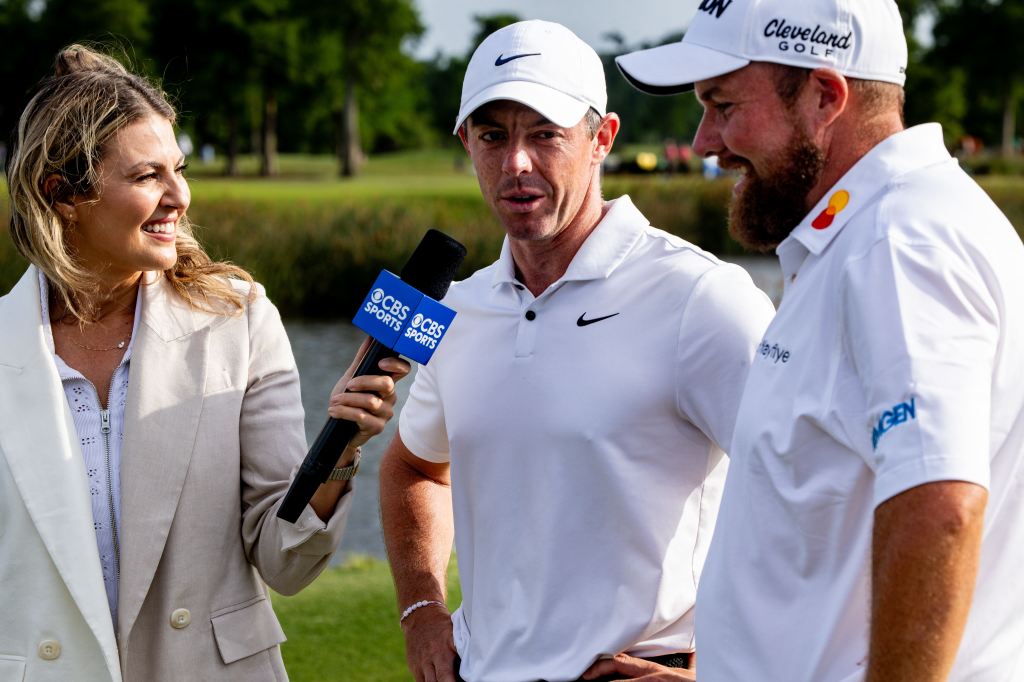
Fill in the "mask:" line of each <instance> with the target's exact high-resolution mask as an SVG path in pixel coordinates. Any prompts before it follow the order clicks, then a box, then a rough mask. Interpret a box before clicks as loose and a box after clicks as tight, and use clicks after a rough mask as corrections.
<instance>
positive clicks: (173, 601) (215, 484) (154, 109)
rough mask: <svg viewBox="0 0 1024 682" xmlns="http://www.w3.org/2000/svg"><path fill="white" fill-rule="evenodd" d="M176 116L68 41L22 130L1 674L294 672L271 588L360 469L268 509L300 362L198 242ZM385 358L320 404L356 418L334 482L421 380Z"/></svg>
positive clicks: (6, 322)
mask: <svg viewBox="0 0 1024 682" xmlns="http://www.w3.org/2000/svg"><path fill="white" fill-rule="evenodd" d="M174 122H175V112H174V109H173V108H172V107H171V106H170V104H168V102H167V100H166V98H165V97H164V96H163V94H162V93H161V92H160V91H159V90H158V89H157V88H155V87H154V86H153V85H151V84H150V83H149V82H147V81H146V80H145V79H143V78H141V77H139V76H136V75H134V74H131V73H129V72H128V71H127V70H126V69H125V68H124V67H122V66H121V65H120V64H119V63H118V62H117V61H115V60H113V59H111V58H110V57H107V56H105V55H102V54H100V53H98V52H95V51H93V50H90V49H87V48H84V47H81V46H77V45H76V46H71V47H69V48H67V49H65V50H63V51H62V52H61V53H60V54H59V55H58V57H57V61H56V72H55V74H54V75H53V76H51V77H49V78H46V79H45V80H43V81H42V82H41V84H40V86H39V88H38V90H37V92H36V93H35V95H34V97H33V98H32V100H31V101H30V102H29V104H28V106H27V107H26V109H25V111H24V112H23V114H22V116H21V119H20V122H19V125H18V130H17V140H16V145H15V147H14V150H13V154H12V158H11V160H10V163H9V165H8V187H9V191H10V195H11V214H12V215H11V234H12V237H13V239H14V243H15V244H16V246H17V248H18V250H19V251H20V252H21V254H22V255H23V256H24V257H25V258H26V259H27V260H28V261H29V262H30V263H31V266H30V267H29V269H28V271H27V272H26V273H25V275H24V276H23V277H22V278H21V280H20V281H19V282H18V284H17V285H16V286H15V287H14V288H13V289H12V290H11V291H10V292H9V293H8V294H7V295H6V296H4V297H3V298H0V585H2V586H3V587H2V591H3V608H0V682H6V681H8V680H19V681H20V680H22V679H24V680H32V681H35V680H62V681H64V680H89V681H90V682H97V681H100V680H114V681H116V680H122V679H123V680H139V681H146V682H159V681H161V680H186V679H187V680H240V681H241V680H245V681H246V682H251V681H258V680H284V679H286V675H285V672H284V668H283V665H282V661H281V655H280V650H279V648H278V645H279V644H280V642H282V641H283V640H284V634H283V633H282V631H281V628H280V625H279V624H278V621H277V619H276V617H275V615H274V613H273V610H272V609H271V606H270V602H269V601H268V599H267V594H266V591H265V588H264V582H265V583H266V584H268V585H270V586H271V587H272V588H274V589H275V590H277V591H278V592H281V593H283V594H292V593H294V592H296V591H298V590H299V589H301V588H302V587H303V586H305V585H306V584H308V583H309V582H310V581H311V580H312V579H313V578H314V577H315V576H316V575H317V574H318V573H319V572H320V570H322V569H323V568H324V566H325V565H326V564H327V561H328V559H329V557H330V556H331V554H332V553H333V551H334V550H335V548H336V547H337V545H338V542H339V541H340V538H341V533H342V530H343V527H344V522H345V518H346V515H347V513H348V510H349V507H350V504H351V494H349V490H350V486H349V482H348V481H347V480H339V481H330V482H328V483H326V484H324V485H322V486H320V488H319V489H318V490H317V493H316V495H315V496H314V498H313V500H312V501H311V503H310V506H309V507H308V508H307V509H306V510H305V511H304V513H303V514H302V516H301V517H300V518H299V519H298V521H297V522H296V523H294V524H291V523H287V522H285V521H282V520H280V519H278V518H277V516H276V510H277V507H278V505H279V504H280V502H281V500H282V498H283V496H284V493H285V492H286V490H287V487H288V482H289V478H290V476H291V474H292V472H293V470H294V469H295V467H296V466H297V464H298V463H299V462H300V461H301V460H302V457H303V454H304V453H305V450H306V443H305V438H304V433H303V413H302V406H301V403H300V398H299V383H298V374H297V371H296V368H295V361H294V359H293V357H292V353H291V349H290V347H289V345H288V340H287V337H286V336H285V332H284V328H283V326H282V325H281V321H280V317H279V316H278V313H277V310H276V309H275V308H274V306H273V304H271V303H270V301H269V300H267V298H266V296H265V295H264V293H263V291H262V289H261V288H260V287H259V286H258V285H256V284H254V283H253V281H252V278H251V277H250V276H249V275H248V274H247V273H246V272H245V271H244V270H242V269H240V268H238V267H235V266H233V265H230V264H227V263H219V262H214V261H212V260H211V259H210V258H209V257H208V256H207V255H206V253H204V252H203V250H202V248H201V247H200V246H199V244H198V243H197V242H196V240H195V239H194V238H193V236H192V233H191V230H190V228H189V224H188V221H187V218H186V209H187V208H188V205H189V198H190V196H189V189H188V183H187V182H186V181H185V178H184V176H183V170H184V159H183V156H182V154H181V151H180V150H179V148H178V145H177V143H176V141H175V136H174ZM381 367H382V369H384V370H385V371H387V372H389V375H386V376H366V377H358V378H355V379H350V378H349V375H350V374H351V368H350V370H349V373H347V374H346V376H344V377H342V379H341V380H340V381H339V382H338V385H337V386H336V387H335V390H334V392H333V395H332V397H331V399H330V404H329V408H328V411H329V413H330V414H331V416H334V417H338V418H345V419H350V420H353V421H356V422H357V423H358V424H359V425H360V430H359V433H358V434H357V436H356V438H355V439H354V441H353V444H352V445H350V446H349V448H347V449H346V451H345V452H344V453H339V467H341V471H340V472H339V477H340V478H344V477H345V476H349V475H351V473H352V471H353V469H354V464H357V462H354V460H356V457H357V455H358V447H357V446H358V445H360V444H361V443H363V442H365V441H366V440H368V439H369V438H370V437H371V436H372V435H374V434H376V433H379V432H380V431H381V430H382V429H383V426H384V423H385V422H386V421H387V420H388V419H390V417H391V415H392V411H393V407H394V402H395V396H394V380H396V379H398V378H401V377H402V376H404V375H405V374H406V373H408V371H409V366H408V364H407V363H405V362H404V361H400V360H397V359H391V360H385V361H382V363H381ZM346 388H347V389H349V391H348V392H347V391H346V390H345V389H346Z"/></svg>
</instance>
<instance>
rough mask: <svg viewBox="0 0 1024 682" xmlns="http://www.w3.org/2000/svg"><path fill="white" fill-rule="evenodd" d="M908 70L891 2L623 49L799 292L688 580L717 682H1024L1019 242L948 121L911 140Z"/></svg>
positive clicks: (715, 8) (721, 25) (739, 218)
mask: <svg viewBox="0 0 1024 682" xmlns="http://www.w3.org/2000/svg"><path fill="white" fill-rule="evenodd" d="M906 63H907V48H906V41H905V38H904V34H903V25H902V22H901V19H900V14H899V11H898V10H897V8H896V5H895V3H894V2H892V1H891V0H808V1H805V2H799V3H795V2H792V1H791V0H717V1H716V0H704V1H703V2H702V3H701V5H700V7H699V10H698V13H697V16H696V18H695V19H694V20H693V22H692V24H691V25H690V29H689V30H688V31H687V33H686V36H685V38H684V39H683V41H682V42H681V43H676V44H672V45H667V46H662V47H658V48H654V49H651V50H646V51H642V52H639V53H633V54H630V55H625V56H623V57H620V58H619V59H618V64H619V67H620V69H621V70H622V72H623V73H624V74H625V75H626V77H627V78H628V79H629V80H630V81H631V82H632V83H633V84H634V85H636V86H637V87H639V88H640V89H642V90H646V91H649V92H657V93H660V94H667V93H670V92H681V91H684V90H689V89H695V91H696V94H697V97H698V99H699V100H700V102H701V103H702V104H703V106H704V116H703V119H702V121H701V124H700V127H699V129H698V131H697V134H696V138H695V140H694V149H695V151H697V152H698V153H699V154H702V155H711V154H715V155H718V157H719V159H720V162H721V164H722V165H723V166H725V167H727V168H734V169H737V170H739V171H740V173H741V179H740V181H739V182H738V183H737V185H736V189H735V192H734V196H733V201H732V208H731V213H730V222H731V227H732V231H733V233H734V234H735V235H736V236H737V237H738V238H739V239H740V240H741V241H743V242H744V243H746V244H748V245H749V246H751V247H753V248H756V249H762V250H766V249H775V251H776V253H777V254H778V256H779V260H780V263H781V266H782V271H783V274H784V278H785V280H784V281H785V290H784V293H783V298H782V303H781V305H780V307H779V310H778V314H777V315H776V317H775V319H774V320H773V322H772V323H771V325H769V327H768V330H767V332H766V333H765V336H764V339H763V341H762V343H761V345H760V347H759V350H758V353H757V356H756V357H755V360H754V364H753V366H752V367H751V370H750V374H749V376H748V379H747V383H746V386H745V388H744V392H743V397H742V399H741V402H740V409H739V415H738V416H737V422H736V428H735V432H734V437H733V441H732V445H731V447H730V448H729V452H730V455H731V464H730V470H729V476H728V479H727V481H726V486H725V493H724V497H723V501H722V508H721V513H720V515H719V519H718V526H717V529H716V532H715V537H714V539H713V540H712V543H711V550H710V553H709V556H708V560H707V563H706V565H705V569H704V573H703V576H702V580H701V584H700V587H699V590H698V597H697V619H696V638H697V643H698V646H699V649H700V665H699V671H700V677H701V678H702V679H704V680H713V681H716V682H717V681H719V680H735V681H742V682H747V681H749V680H784V681H786V682H854V681H860V680H865V679H866V680H869V681H870V682H878V681H881V680H886V681H894V680H895V681H902V680H907V681H913V682H930V681H933V680H934V681H938V680H947V679H948V680H957V681H963V680H986V681H990V680H1015V679H1020V675H1021V651H1024V618H1022V616H1021V615H1020V614H1021V613H1024V591H1022V590H1021V589H1020V588H1019V586H1018V585H1019V567H1020V566H1021V565H1022V564H1024V495H1021V492H1020V491H1021V488H1022V487H1024V466H1022V464H1024V462H1022V455H1024V391H1021V389H1020V377H1022V376H1024V353H1021V348H1024V247H1022V245H1021V241H1020V238H1019V237H1018V235H1017V234H1016V233H1015V232H1014V230H1013V227H1012V226H1011V225H1010V223H1009V222H1008V221H1007V219H1006V218H1005V216H1003V214H1002V213H1001V212H1000V211H999V210H998V209H997V208H996V206H995V205H994V204H993V203H992V201H991V200H990V199H989V198H988V197H987V196H986V195H985V193H984V192H983V191H981V189H980V188H979V187H978V186H977V185H976V184H975V183H974V182H973V181H972V180H971V179H970V178H969V177H967V175H966V174H964V172H963V171H962V170H961V169H960V168H959V166H958V165H957V163H956V161H955V160H954V159H952V158H951V157H950V155H949V153H948V152H947V151H946V149H945V147H944V146H943V141H942V130H941V128H940V127H939V126H938V125H937V124H926V125H922V126H917V127H913V128H909V129H904V123H903V117H902V106H903V87H902V86H903V83H904V79H905V67H906ZM607 673H616V674H618V675H628V676H630V677H635V678H639V679H648V680H652V681H653V680H670V679H694V677H693V676H692V675H691V674H690V673H688V672H687V673H679V674H676V673H673V672H671V671H666V670H663V669H660V668H658V667H657V666H654V665H652V664H650V663H647V662H641V661H637V660H635V659H631V658H629V657H626V656H619V657H617V658H616V659H614V660H611V661H603V662H601V663H599V664H598V665H596V666H594V667H593V668H592V669H591V670H590V671H589V672H588V674H587V677H588V678H589V677H595V676H597V675H600V674H607Z"/></svg>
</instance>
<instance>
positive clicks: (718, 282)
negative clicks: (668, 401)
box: [676, 264, 775, 452]
mask: <svg viewBox="0 0 1024 682" xmlns="http://www.w3.org/2000/svg"><path fill="white" fill-rule="evenodd" d="M774 315H775V308H774V307H773V306H772V303H771V300H769V298H768V296H767V295H765V293H764V292H763V291H761V290H760V289H758V288H757V287H756V286H754V283H753V281H751V279H750V275H748V274H747V272H746V271H745V270H743V268H741V267H739V266H738V265H732V264H723V265H719V266H716V267H714V268H711V269H709V270H708V271H707V272H705V273H704V274H703V275H701V277H700V279H699V280H698V281H697V284H696V285H695V286H694V289H693V291H692V292H691V294H690V299H689V301H687V303H686V309H685V310H684V311H683V315H682V320H681V322H680V330H679V345H678V353H677V357H678V362H677V363H676V367H677V370H676V372H677V374H676V401H677V403H678V406H679V410H680V411H681V412H682V413H683V415H684V416H685V417H686V418H687V419H688V420H689V421H690V422H691V423H692V424H693V425H694V426H696V427H697V428H698V429H700V430H701V431H702V432H703V433H704V435H706V436H707V437H708V438H710V439H711V440H712V441H713V442H714V443H716V444H717V445H718V447H719V448H721V449H722V450H724V451H725V452H728V451H729V446H730V445H731V444H732V434H733V428H734V427H735V425H736V413H737V411H738V410H739V403H740V396H741V395H742V394H743V385H744V383H745V382H746V378H747V372H748V371H749V369H750V363H751V360H752V359H753V357H754V352H755V350H756V349H757V344H758V342H760V340H761V338H762V337H763V336H764V332H765V329H767V328H768V323H769V322H771V319H772V317H773V316H774Z"/></svg>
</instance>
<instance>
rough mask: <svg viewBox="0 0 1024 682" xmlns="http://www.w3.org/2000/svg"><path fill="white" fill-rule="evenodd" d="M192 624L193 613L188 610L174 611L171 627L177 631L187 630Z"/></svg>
mask: <svg viewBox="0 0 1024 682" xmlns="http://www.w3.org/2000/svg"><path fill="white" fill-rule="evenodd" d="M191 622H192V613H191V612H190V611H189V610H188V609H174V613H172V614H171V627H172V628H174V629H175V630H181V629H182V628H187V627H188V624H189V623H191Z"/></svg>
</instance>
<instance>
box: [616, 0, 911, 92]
mask: <svg viewBox="0 0 1024 682" xmlns="http://www.w3.org/2000/svg"><path fill="white" fill-rule="evenodd" d="M615 62H616V63H617V64H618V66H619V70H620V71H622V74H623V75H624V76H625V77H626V80H628V81H629V82H630V83H632V84H633V86H634V87H636V88H637V89H638V90H642V91H644V92H648V93H651V94H654V95H671V94H674V93H677V92H685V91H687V90H692V89H693V84H694V83H695V82H697V81H701V80H706V79H709V78H716V77H718V76H722V75H725V74H727V73H730V72H732V71H735V70H737V69H741V68H743V67H744V66H746V65H747V64H749V63H750V62H774V63H776V64H789V65H790V66H799V67H805V68H809V69H816V68H819V67H828V68H833V69H835V70H837V71H839V72H840V73H842V74H843V75H845V76H850V77H851V78H861V79H864V80H876V81H886V82H889V83H896V84H898V85H903V83H904V82H905V81H906V70H907V39H906V36H905V35H904V34H903V21H902V20H901V19H900V12H899V10H898V9H897V8H896V3H895V2H893V0H798V1H797V0H701V3H700V6H699V7H698V8H697V14H696V16H695V17H694V19H693V21H692V22H691V23H690V27H689V28H688V29H687V31H686V35H685V36H683V39H682V41H680V42H678V43H670V44H668V45H661V46H659V47H654V48H651V49H649V50H640V51H639V52H633V53H631V54H625V55H622V56H621V57H617V58H616V59H615Z"/></svg>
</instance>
